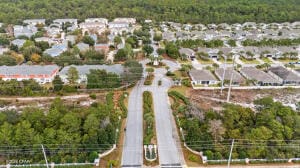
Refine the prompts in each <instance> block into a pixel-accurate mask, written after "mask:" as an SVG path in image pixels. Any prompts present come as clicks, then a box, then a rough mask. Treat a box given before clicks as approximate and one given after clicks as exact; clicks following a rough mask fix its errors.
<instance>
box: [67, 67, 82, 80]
mask: <svg viewBox="0 0 300 168" xmlns="http://www.w3.org/2000/svg"><path fill="white" fill-rule="evenodd" d="M67 76H68V81H69V83H70V84H74V83H75V82H76V81H77V80H78V79H79V74H78V71H77V69H76V68H75V67H73V66H71V67H70V68H69V70H68V73H67Z"/></svg>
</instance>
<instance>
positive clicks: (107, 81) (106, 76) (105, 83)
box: [87, 69, 121, 89]
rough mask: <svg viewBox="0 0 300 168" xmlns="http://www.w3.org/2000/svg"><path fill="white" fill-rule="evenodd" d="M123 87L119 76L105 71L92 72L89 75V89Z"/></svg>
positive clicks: (93, 70)
mask: <svg viewBox="0 0 300 168" xmlns="http://www.w3.org/2000/svg"><path fill="white" fill-rule="evenodd" d="M120 86H121V79H120V77H119V75H117V74H115V73H111V72H106V71H105V70H99V69H98V70H95V69H92V70H90V73H89V74H87V88H90V89H92V88H100V89H103V88H118V87H120Z"/></svg>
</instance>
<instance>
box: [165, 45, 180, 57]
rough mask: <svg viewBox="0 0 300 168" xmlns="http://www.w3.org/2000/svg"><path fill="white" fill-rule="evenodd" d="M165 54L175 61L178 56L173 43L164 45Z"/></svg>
mask: <svg viewBox="0 0 300 168" xmlns="http://www.w3.org/2000/svg"><path fill="white" fill-rule="evenodd" d="M166 53H167V54H168V56H169V57H171V58H174V59H177V58H178V57H179V55H180V54H179V50H178V48H177V46H176V45H175V44H173V43H168V44H167V45H166Z"/></svg>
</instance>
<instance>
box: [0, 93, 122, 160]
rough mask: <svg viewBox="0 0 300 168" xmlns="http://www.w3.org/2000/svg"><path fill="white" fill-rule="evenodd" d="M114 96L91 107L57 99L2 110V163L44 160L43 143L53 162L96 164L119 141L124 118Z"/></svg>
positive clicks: (0, 153)
mask: <svg viewBox="0 0 300 168" xmlns="http://www.w3.org/2000/svg"><path fill="white" fill-rule="evenodd" d="M112 98H113V97H112V93H110V94H108V95H107V100H106V103H104V102H95V103H93V104H92V105H91V106H89V107H81V106H79V105H77V104H73V105H71V104H70V105H67V104H65V103H64V102H63V101H62V100H61V99H59V98H57V99H55V100H54V101H53V102H52V104H51V105H50V107H49V108H41V107H27V108H25V109H23V110H22V112H21V113H20V112H17V111H14V110H6V111H2V112H1V113H0V144H1V145H0V150H1V152H0V157H1V160H0V164H6V163H5V160H11V159H20V158H22V159H26V160H27V159H28V160H30V163H32V164H33V163H44V156H43V152H42V148H41V144H44V148H45V152H46V154H47V158H48V162H49V163H51V162H55V163H85V162H89V163H93V162H94V159H96V158H98V154H99V153H101V152H104V151H105V150H107V149H110V148H111V147H112V145H113V144H114V143H115V141H116V135H117V131H116V130H117V129H118V128H119V125H120V124H119V122H120V121H119V114H118V113H116V112H115V109H114V104H113V101H112Z"/></svg>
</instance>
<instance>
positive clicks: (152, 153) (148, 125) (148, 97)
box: [143, 91, 158, 166]
mask: <svg viewBox="0 0 300 168" xmlns="http://www.w3.org/2000/svg"><path fill="white" fill-rule="evenodd" d="M143 112H144V113H143V118H144V122H143V127H144V150H146V151H144V152H145V155H146V156H145V157H146V158H145V159H146V160H147V163H146V165H148V164H149V165H152V166H154V164H158V162H153V161H155V160H156V161H157V160H158V159H157V152H156V147H154V145H157V144H156V143H157V140H156V131H155V119H154V110H153V98H152V94H151V92H149V91H144V92H143ZM149 161H151V162H149Z"/></svg>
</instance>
